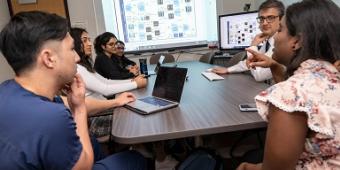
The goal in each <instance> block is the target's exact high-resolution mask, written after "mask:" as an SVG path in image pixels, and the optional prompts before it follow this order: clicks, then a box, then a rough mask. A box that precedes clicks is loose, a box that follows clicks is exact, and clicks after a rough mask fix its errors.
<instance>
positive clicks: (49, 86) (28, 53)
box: [0, 11, 146, 170]
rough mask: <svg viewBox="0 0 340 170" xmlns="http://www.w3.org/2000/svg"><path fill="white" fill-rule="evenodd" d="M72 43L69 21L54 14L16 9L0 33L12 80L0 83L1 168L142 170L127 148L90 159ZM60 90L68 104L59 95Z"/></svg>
mask: <svg viewBox="0 0 340 170" xmlns="http://www.w3.org/2000/svg"><path fill="white" fill-rule="evenodd" d="M27 42H29V43H27ZM73 47H74V44H73V39H72V37H71V36H70V34H69V32H68V22H67V20H66V19H64V18H63V17H60V16H57V15H55V14H48V13H45V12H38V11H31V12H20V13H17V14H16V15H15V16H13V17H12V18H11V20H10V22H9V23H8V24H7V25H6V26H5V27H4V29H3V30H2V31H1V33H0V50H1V52H2V53H3V56H4V57H5V58H6V60H7V62H8V63H9V65H10V66H11V67H12V69H13V70H14V72H15V78H14V79H12V80H7V81H5V82H3V83H1V84H0V96H1V102H0V109H1V112H0V127H1V128H0V157H1V159H0V169H75V170H77V169H146V161H145V159H144V158H143V157H142V156H141V155H140V154H137V153H136V152H131V151H129V152H123V153H118V154H115V155H111V156H108V157H107V158H105V159H103V160H100V161H98V162H94V154H93V148H92V145H91V141H90V137H89V133H88V127H87V110H86V109H87V108H86V104H85V84H84V83H83V81H82V78H81V76H80V75H79V74H76V72H77V69H76V68H77V67H76V62H77V61H78V60H79V56H78V55H77V53H76V52H75V51H74V48H73ZM63 88H64V89H65V90H66V92H67V103H68V106H69V108H67V107H66V106H65V105H64V103H63V102H62V101H61V99H60V97H58V96H57V93H58V92H59V91H60V90H61V89H63Z"/></svg>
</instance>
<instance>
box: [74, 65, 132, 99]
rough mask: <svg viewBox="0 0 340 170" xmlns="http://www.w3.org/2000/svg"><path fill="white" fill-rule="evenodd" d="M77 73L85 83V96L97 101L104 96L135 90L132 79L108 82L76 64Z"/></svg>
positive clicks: (108, 80)
mask: <svg viewBox="0 0 340 170" xmlns="http://www.w3.org/2000/svg"><path fill="white" fill-rule="evenodd" d="M77 72H78V73H79V74H80V75H81V77H82V78H83V80H84V82H85V86H86V94H85V96H90V97H94V98H97V99H105V97H104V96H110V95H113V94H117V93H121V92H124V91H128V90H132V89H136V88H137V83H136V82H135V81H133V80H132V79H127V80H110V79H106V78H104V77H102V76H101V75H99V74H98V73H91V72H89V71H88V70H87V69H86V68H85V67H84V66H82V65H79V64H77Z"/></svg>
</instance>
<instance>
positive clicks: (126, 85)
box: [70, 28, 147, 99]
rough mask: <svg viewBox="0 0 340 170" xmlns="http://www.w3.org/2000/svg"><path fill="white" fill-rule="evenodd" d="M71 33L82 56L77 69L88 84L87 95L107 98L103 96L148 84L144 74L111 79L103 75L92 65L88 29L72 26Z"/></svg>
mask: <svg viewBox="0 0 340 170" xmlns="http://www.w3.org/2000/svg"><path fill="white" fill-rule="evenodd" d="M70 34H71V36H72V38H73V40H74V47H75V51H76V52H77V53H78V55H79V57H80V60H79V62H78V64H77V71H78V73H79V74H80V75H81V76H82V78H83V80H84V82H85V84H86V96H87V97H88V96H89V97H94V98H97V99H105V98H104V97H103V96H112V95H114V94H117V93H121V92H124V91H128V90H132V89H136V88H143V87H145V86H146V85H147V80H146V79H145V78H144V77H143V76H137V77H135V78H133V79H127V80H110V79H107V78H104V77H102V76H101V75H99V74H98V73H96V71H95V70H94V68H93V66H92V58H91V54H92V43H91V40H90V38H89V35H88V33H87V31H86V30H85V29H82V28H72V29H71V32H70Z"/></svg>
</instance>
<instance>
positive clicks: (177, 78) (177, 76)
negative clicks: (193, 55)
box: [125, 66, 188, 114]
mask: <svg viewBox="0 0 340 170" xmlns="http://www.w3.org/2000/svg"><path fill="white" fill-rule="evenodd" d="M187 70H188V69H187V68H179V67H163V66H162V67H159V70H158V72H157V77H156V81H155V85H154V87H153V90H152V96H147V97H143V98H139V99H137V100H136V101H134V102H131V103H128V104H126V105H125V107H126V108H128V109H130V110H132V111H134V112H137V113H140V114H150V113H155V112H159V111H162V110H166V109H169V108H173V107H176V106H178V104H179V102H180V100H181V96H182V92H183V87H184V82H185V77H186V74H187Z"/></svg>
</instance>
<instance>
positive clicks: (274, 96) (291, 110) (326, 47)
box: [238, 0, 340, 170]
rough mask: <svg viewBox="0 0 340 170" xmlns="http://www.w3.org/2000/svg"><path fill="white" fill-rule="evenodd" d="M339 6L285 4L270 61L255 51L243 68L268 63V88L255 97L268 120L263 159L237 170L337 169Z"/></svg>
mask: <svg viewBox="0 0 340 170" xmlns="http://www.w3.org/2000/svg"><path fill="white" fill-rule="evenodd" d="M339 30H340V9H339V7H338V6H337V5H336V4H334V3H333V2H332V1H330V0H304V1H302V2H298V3H295V4H293V5H291V6H290V7H288V8H287V11H286V16H285V17H284V18H283V19H282V20H281V25H280V29H279V31H278V33H277V34H276V35H275V45H274V46H275V48H274V55H273V59H270V58H268V57H266V56H264V55H262V54H259V53H257V52H255V51H252V50H250V49H249V50H248V49H247V51H249V52H250V53H252V54H253V57H252V58H249V59H248V66H249V67H255V66H262V67H269V68H270V69H271V71H272V73H273V76H274V80H275V81H276V82H278V83H277V84H275V85H274V86H272V87H270V88H268V89H267V90H265V91H263V92H261V93H260V94H259V95H257V96H256V97H255V100H256V104H257V107H258V112H259V114H260V115H261V116H262V117H263V119H265V120H267V121H268V129H267V137H266V145H265V154H264V159H263V163H261V164H256V165H255V164H249V163H242V164H241V165H240V166H239V168H238V169H239V170H243V169H247V170H248V169H268V170H280V169H285V170H286V169H298V170H310V169H322V170H335V169H340V73H339V70H340V68H339V67H340V31H339Z"/></svg>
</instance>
